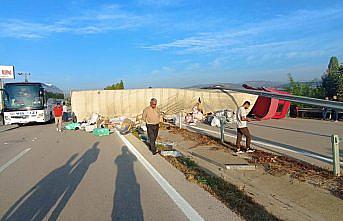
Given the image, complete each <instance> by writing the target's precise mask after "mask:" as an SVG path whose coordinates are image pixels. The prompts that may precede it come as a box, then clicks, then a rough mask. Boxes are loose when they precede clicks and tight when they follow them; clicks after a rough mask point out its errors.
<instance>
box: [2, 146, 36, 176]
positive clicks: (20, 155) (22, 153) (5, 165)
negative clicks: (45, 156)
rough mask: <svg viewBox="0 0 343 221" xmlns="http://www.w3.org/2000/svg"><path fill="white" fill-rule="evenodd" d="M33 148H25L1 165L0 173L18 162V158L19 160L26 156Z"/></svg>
mask: <svg viewBox="0 0 343 221" xmlns="http://www.w3.org/2000/svg"><path fill="white" fill-rule="evenodd" d="M30 150H31V148H27V149H25V150H23V151H22V152H20V153H18V154H17V156H15V157H13V158H12V159H11V160H9V161H8V162H7V163H5V164H4V165H2V166H1V167H0V173H2V171H4V170H5V169H6V168H7V167H9V166H11V164H13V163H14V162H16V161H17V160H19V159H20V158H21V157H22V156H24V155H25V154H26V153H27V152H29V151H30Z"/></svg>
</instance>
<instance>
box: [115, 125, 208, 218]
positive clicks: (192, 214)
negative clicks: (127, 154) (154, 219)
mask: <svg viewBox="0 0 343 221" xmlns="http://www.w3.org/2000/svg"><path fill="white" fill-rule="evenodd" d="M116 133H117V134H118V136H119V137H120V138H121V139H122V141H123V142H124V144H125V145H126V146H127V147H128V149H129V150H130V151H131V152H132V153H133V154H134V155H135V156H136V158H137V159H138V160H139V161H140V162H141V163H142V164H143V166H144V167H145V168H146V169H147V171H148V172H149V173H150V174H151V176H152V177H153V178H154V179H155V180H156V181H157V183H158V184H159V185H160V186H161V187H162V189H163V190H164V191H165V192H166V193H167V194H168V195H169V197H170V198H171V199H172V200H173V201H174V203H175V204H176V205H177V206H178V207H179V208H180V209H181V210H182V212H183V213H184V214H185V215H186V217H187V218H188V219H189V220H192V221H193V220H199V221H203V220H204V219H203V218H202V217H201V216H200V215H199V213H198V212H197V211H196V210H195V209H194V208H193V207H192V206H191V205H190V204H189V203H188V202H187V201H186V200H185V199H184V198H183V197H182V196H181V195H180V194H179V193H178V192H177V191H176V190H175V188H174V187H173V186H172V185H170V184H169V182H168V181H167V180H166V179H164V177H163V176H162V175H161V174H160V173H159V172H158V171H157V170H156V169H155V168H154V167H153V166H152V165H151V164H150V163H149V162H148V161H147V160H146V159H145V158H144V157H143V155H142V154H141V153H140V152H139V151H138V150H137V149H136V148H135V147H134V146H133V145H132V144H131V143H130V142H129V141H128V140H127V139H126V138H125V137H124V136H123V135H121V134H120V133H119V132H118V131H117V132H116Z"/></svg>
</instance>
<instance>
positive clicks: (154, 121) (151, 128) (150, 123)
mask: <svg viewBox="0 0 343 221" xmlns="http://www.w3.org/2000/svg"><path fill="white" fill-rule="evenodd" d="M143 121H145V122H146V126H147V130H148V137H149V142H150V146H149V149H150V151H151V152H152V154H153V155H156V154H157V150H156V145H155V142H156V139H157V136H158V130H159V124H160V121H161V112H160V110H159V109H158V108H157V100H156V99H155V98H152V99H151V100H150V106H149V107H147V108H145V109H144V111H143Z"/></svg>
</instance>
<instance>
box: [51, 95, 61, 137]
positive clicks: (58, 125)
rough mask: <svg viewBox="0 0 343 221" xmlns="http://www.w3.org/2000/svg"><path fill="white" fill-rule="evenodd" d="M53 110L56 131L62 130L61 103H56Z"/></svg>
mask: <svg viewBox="0 0 343 221" xmlns="http://www.w3.org/2000/svg"><path fill="white" fill-rule="evenodd" d="M53 112H54V116H55V124H56V131H59V132H62V114H63V107H62V106H61V103H59V102H58V103H57V105H56V106H55V107H54V109H53Z"/></svg>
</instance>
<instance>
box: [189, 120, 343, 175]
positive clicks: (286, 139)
mask: <svg viewBox="0 0 343 221" xmlns="http://www.w3.org/2000/svg"><path fill="white" fill-rule="evenodd" d="M230 126H231V127H230V128H226V129H225V134H226V136H225V139H226V140H227V141H230V142H233V143H235V140H236V129H235V128H234V127H235V125H230ZM248 126H249V129H250V132H251V134H252V135H253V146H254V147H255V148H261V149H263V150H268V151H272V152H275V153H279V154H285V155H289V156H291V157H294V158H297V159H300V160H304V161H307V162H310V163H313V164H316V165H319V166H322V167H326V168H329V167H331V162H332V150H331V135H332V134H337V135H339V136H340V137H341V138H342V137H343V122H332V121H321V120H311V119H293V118H287V119H279V120H265V121H253V122H250V123H249V124H248ZM188 128H189V129H191V130H194V131H197V132H203V133H207V134H209V135H213V136H216V137H220V133H219V131H220V129H219V128H216V127H211V126H209V125H205V124H197V125H196V126H188ZM340 156H341V161H342V162H343V141H341V145H340ZM341 165H343V163H341Z"/></svg>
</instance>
